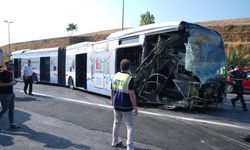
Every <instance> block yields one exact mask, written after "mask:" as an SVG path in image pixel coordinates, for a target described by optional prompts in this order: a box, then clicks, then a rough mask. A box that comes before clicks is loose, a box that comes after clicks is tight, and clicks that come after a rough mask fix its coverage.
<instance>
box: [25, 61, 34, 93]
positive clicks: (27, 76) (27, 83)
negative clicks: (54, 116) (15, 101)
mask: <svg viewBox="0 0 250 150" xmlns="http://www.w3.org/2000/svg"><path fill="white" fill-rule="evenodd" d="M32 74H33V71H32V66H31V60H30V59H29V60H28V64H26V65H25V66H24V68H23V81H24V88H23V91H24V93H25V94H27V88H28V86H29V95H33V94H32V83H33V76H32Z"/></svg>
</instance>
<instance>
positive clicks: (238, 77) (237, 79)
mask: <svg viewBox="0 0 250 150" xmlns="http://www.w3.org/2000/svg"><path fill="white" fill-rule="evenodd" d="M229 75H230V76H231V77H232V80H233V88H234V90H235V92H236V94H237V96H236V97H235V98H233V99H231V102H232V105H233V106H234V107H235V102H236V101H238V100H240V101H241V104H242V110H243V111H247V106H246V103H245V100H244V97H243V94H244V89H243V84H242V82H243V80H245V79H247V74H246V72H244V71H243V67H242V66H239V67H238V69H237V70H234V71H232V72H230V73H229Z"/></svg>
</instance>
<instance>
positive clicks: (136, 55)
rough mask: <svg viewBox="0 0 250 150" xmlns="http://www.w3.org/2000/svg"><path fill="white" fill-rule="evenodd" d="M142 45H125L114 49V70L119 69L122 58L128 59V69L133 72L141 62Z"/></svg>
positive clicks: (117, 70)
mask: <svg viewBox="0 0 250 150" xmlns="http://www.w3.org/2000/svg"><path fill="white" fill-rule="evenodd" d="M141 56H142V47H141V46H135V47H125V48H119V49H117V50H116V65H115V66H116V67H115V68H116V69H115V72H119V71H120V62H121V60H122V59H125V58H126V59H129V60H130V71H131V73H132V74H134V72H135V70H136V69H137V68H138V67H139V65H140V63H141Z"/></svg>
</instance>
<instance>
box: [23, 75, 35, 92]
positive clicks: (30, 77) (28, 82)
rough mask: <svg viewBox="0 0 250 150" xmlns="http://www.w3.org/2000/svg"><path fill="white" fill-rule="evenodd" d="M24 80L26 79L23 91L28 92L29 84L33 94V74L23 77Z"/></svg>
mask: <svg viewBox="0 0 250 150" xmlns="http://www.w3.org/2000/svg"><path fill="white" fill-rule="evenodd" d="M23 81H24V88H23V91H24V92H25V93H26V92H27V88H28V86H29V94H31V93H32V83H33V78H32V76H28V77H27V78H25V77H23Z"/></svg>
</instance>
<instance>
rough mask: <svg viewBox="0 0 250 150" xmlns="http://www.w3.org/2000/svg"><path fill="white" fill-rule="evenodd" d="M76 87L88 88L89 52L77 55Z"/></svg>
mask: <svg viewBox="0 0 250 150" xmlns="http://www.w3.org/2000/svg"><path fill="white" fill-rule="evenodd" d="M75 73H76V87H82V88H84V89H86V88H87V54H86V53H85V54H78V55H76V72H75Z"/></svg>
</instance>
